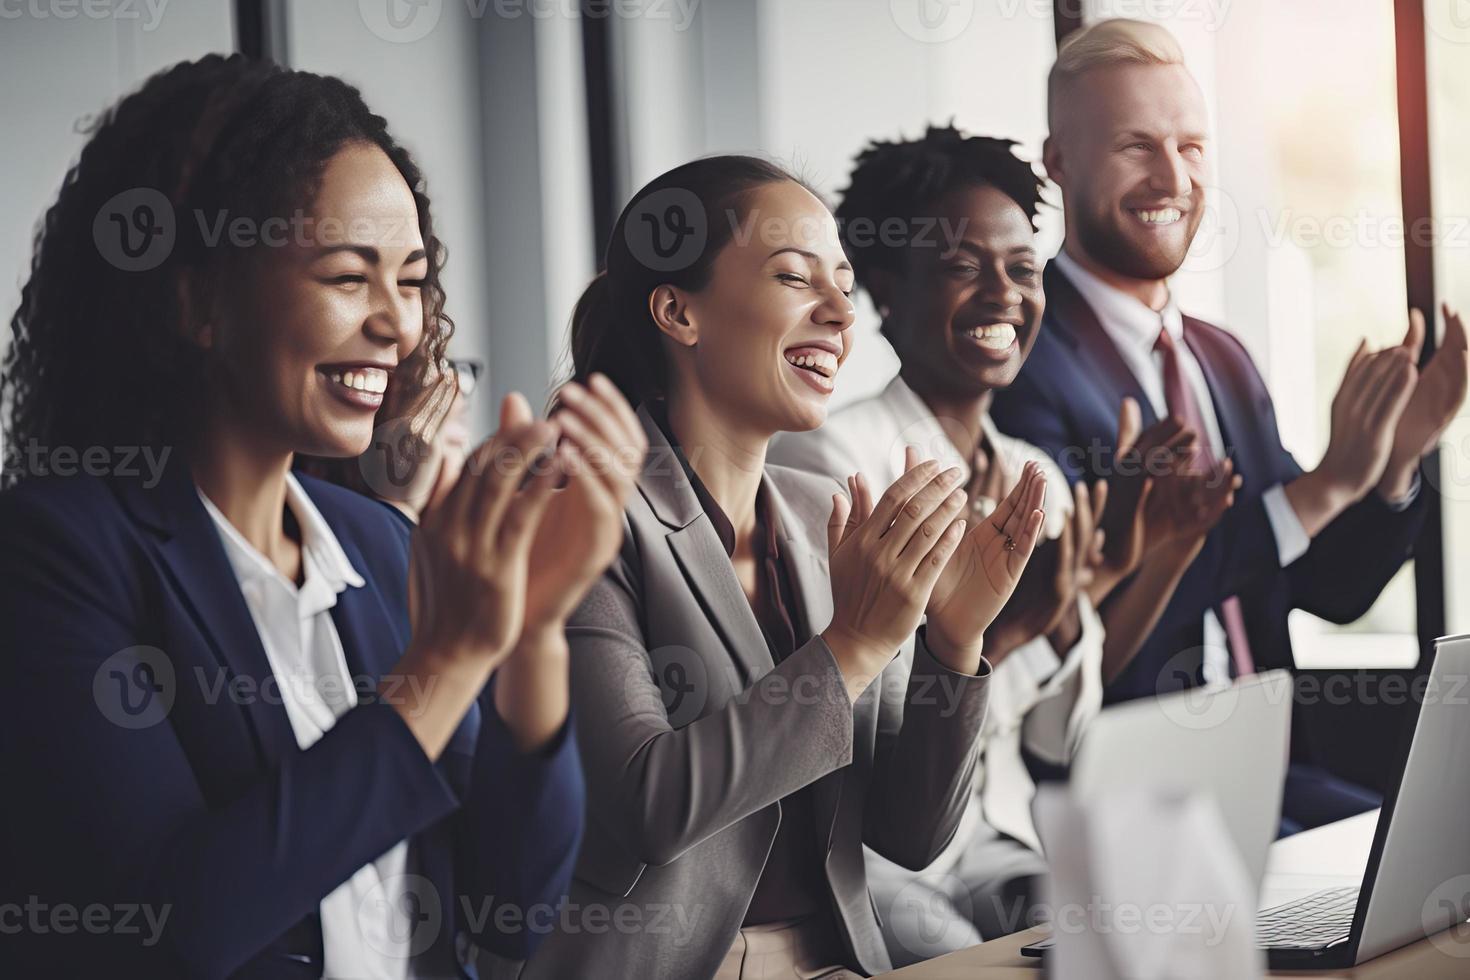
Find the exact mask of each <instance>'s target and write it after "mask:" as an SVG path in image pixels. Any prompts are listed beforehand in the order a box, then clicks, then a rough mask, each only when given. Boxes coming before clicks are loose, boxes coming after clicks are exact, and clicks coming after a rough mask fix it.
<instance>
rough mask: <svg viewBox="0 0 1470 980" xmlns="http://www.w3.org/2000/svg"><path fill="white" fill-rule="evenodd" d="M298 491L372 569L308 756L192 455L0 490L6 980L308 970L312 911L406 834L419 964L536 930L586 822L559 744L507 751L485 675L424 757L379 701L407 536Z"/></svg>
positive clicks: (362, 505) (561, 738)
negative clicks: (334, 697)
mask: <svg viewBox="0 0 1470 980" xmlns="http://www.w3.org/2000/svg"><path fill="white" fill-rule="evenodd" d="M299 479H300V480H301V484H302V486H303V487H304V488H305V489H306V491H307V493H308V494H309V495H310V497H311V499H312V501H313V503H315V504H316V506H317V507H318V509H320V511H321V513H322V516H323V517H324V518H325V519H326V521H327V523H328V524H329V525H330V526H331V528H332V531H333V533H334V534H335V535H336V536H337V538H338V539H339V540H340V542H341V544H342V547H343V549H344V550H345V551H346V553H347V556H348V558H349V559H350V560H351V562H352V564H353V566H354V567H355V568H356V569H357V571H358V572H359V573H360V574H361V576H362V577H363V578H364V579H365V580H366V584H365V585H364V586H362V587H360V588H348V589H346V590H345V591H343V592H342V593H341V594H340V595H339V596H338V597H337V604H336V606H335V607H334V608H333V609H332V619H333V621H334V622H335V624H336V628H337V632H338V633H339V634H340V636H341V640H342V646H343V649H344V651H345V653H346V657H347V663H348V666H349V668H350V670H351V672H352V675H353V677H354V684H355V686H356V688H357V690H358V697H359V704H358V706H357V707H356V708H353V709H352V710H350V711H348V712H347V713H346V714H345V715H343V716H342V717H341V718H340V719H338V721H337V723H336V725H335V726H334V727H333V728H332V729H331V730H330V731H328V732H327V733H326V734H325V735H324V736H323V737H322V738H321V740H320V741H318V742H316V743H315V744H314V745H312V746H311V747H310V748H309V749H307V750H306V751H301V750H300V749H298V747H297V744H296V739H295V737H294V735H293V734H292V729H291V725H290V722H289V720H288V719H287V717H286V712H285V708H284V707H283V706H282V703H281V700H280V696H279V693H275V694H272V693H271V692H272V691H273V690H274V687H273V685H274V683H275V678H274V674H273V673H272V671H271V668H270V666H269V663H268V662H267V660H266V656H265V652H264V650H263V648H262V647H261V644H260V639H259V635H258V633H257V631H256V628H255V623H254V621H253V620H252V618H251V616H250V611H249V609H248V607H247V606H246V604H245V600H244V597H243V596H242V594H241V592H240V588H239V585H238V583H237V581H236V579H235V575H234V572H233V570H232V569H231V567H230V564H229V560H228V558H227V557H226V554H225V551H224V548H223V545H222V544H221V542H220V539H219V535H218V531H217V530H216V528H215V526H214V524H213V522H212V521H211V519H210V517H209V515H208V513H207V512H206V511H205V509H204V506H203V504H202V503H201V502H200V500H199V498H198V495H197V493H196V492H195V489H194V484H193V481H192V479H191V478H190V476H189V472H188V468H187V466H186V465H185V463H184V461H182V460H175V461H174V463H173V465H171V466H169V467H168V468H167V472H166V474H165V476H164V477H163V479H162V480H161V481H160V482H159V483H158V485H157V486H156V487H152V488H149V487H147V486H145V485H144V482H143V481H140V480H130V479H121V478H110V479H109V478H100V477H76V478H68V479H59V478H33V479H31V480H27V481H25V482H23V483H22V484H20V485H19V486H18V487H15V488H13V489H11V490H9V491H7V492H6V493H4V494H0V542H3V543H4V544H3V548H0V670H3V677H4V686H5V690H6V692H8V693H6V694H5V695H4V698H5V707H4V709H3V710H0V779H3V785H4V786H5V791H6V794H5V795H6V803H5V806H4V807H0V868H3V872H0V909H3V908H4V907H5V904H6V903H19V904H20V906H21V907H22V909H23V915H22V916H21V921H20V923H19V924H20V926H21V928H20V929H19V930H18V931H17V930H16V929H14V928H11V927H13V926H14V925H15V924H16V922H14V921H12V922H3V923H0V926H3V927H6V928H5V931H6V932H7V933H11V934H10V935H6V936H5V937H4V939H3V941H0V975H5V976H17V977H19V976H26V977H30V976H37V975H48V974H57V975H64V976H82V975H88V976H122V975H128V976H131V975H141V976H149V977H223V976H226V975H231V976H250V977H257V976H258V977H291V976H302V977H305V976H320V975H321V969H322V939H321V926H320V920H319V918H318V911H317V910H318V903H319V902H320V901H321V899H322V898H323V897H325V896H326V895H327V894H328V893H329V892H331V891H332V890H333V889H334V888H336V887H337V886H338V885H339V884H341V883H342V882H343V881H345V880H346V879H347V878H348V877H350V876H351V875H352V873H353V872H354V871H356V870H357V869H358V868H360V867H361V866H363V865H364V864H366V863H368V862H370V861H372V860H374V859H376V858H377V857H378V856H379V855H381V854H383V853H384V852H385V851H387V850H388V849H389V848H390V847H392V846H393V845H394V844H396V843H397V842H398V841H400V840H404V839H408V840H409V842H410V844H409V873H410V876H411V877H410V880H409V882H408V883H407V891H408V893H409V902H410V904H412V905H413V906H414V908H413V912H414V913H415V915H414V918H415V921H416V922H417V925H416V926H415V927H414V933H413V934H412V938H411V939H410V943H411V945H412V947H413V949H414V951H415V968H416V969H417V970H419V971H421V973H422V974H423V975H432V976H474V975H475V973H474V967H473V965H472V961H473V956H472V955H471V954H472V952H473V945H472V944H471V941H473V943H474V944H478V945H480V946H483V947H484V948H486V949H488V950H490V951H492V952H494V953H496V954H498V955H501V956H507V957H513V958H521V957H524V956H526V955H529V952H530V951H531V949H532V948H533V947H534V945H535V940H536V938H537V937H539V936H540V935H544V934H545V933H546V932H547V931H549V930H550V928H551V926H552V923H553V920H554V919H555V911H554V910H555V906H556V903H557V902H558V901H559V900H560V898H561V896H563V895H564V894H565V892H566V890H567V885H568V881H569V879H570V876H571V871H572V866H573V863H574V860H575V857H576V853H577V847H578V844H579V841H580V838H581V832H582V824H583V809H584V791H583V785H582V772H581V766H580V763H579V761H578V757H577V754H576V741H575V738H573V737H571V736H570V734H569V732H568V731H567V730H563V731H562V732H561V733H560V734H559V735H558V737H557V740H556V742H555V743H554V744H553V746H551V747H550V748H548V749H547V750H546V751H545V752H544V753H539V754H536V755H533V756H528V755H524V754H521V753H519V752H517V750H516V749H515V746H514V744H513V742H512V740H511V737H510V733H509V731H508V729H506V727H505V726H504V724H503V723H502V722H501V721H500V719H499V717H498V716H497V715H496V713H495V711H494V708H493V702H492V699H491V696H490V694H491V689H490V688H489V687H487V688H486V690H485V692H483V693H482V694H481V696H480V698H479V702H478V704H477V705H476V706H472V708H471V710H470V712H469V714H468V715H467V716H466V717H465V719H464V721H463V722H462V723H461V724H460V726H459V728H458V730H457V731H456V733H455V735H454V736H453V739H452V740H451V742H450V744H449V746H448V748H447V749H446V751H445V752H444V753H443V754H442V755H441V757H440V759H439V760H438V762H437V763H431V762H430V761H429V759H428V757H427V756H426V755H425V754H424V752H423V750H422V749H421V748H420V747H419V744H418V742H417V741H416V740H415V739H414V737H413V735H412V733H411V732H410V731H409V729H408V727H407V726H406V725H405V724H404V723H403V720H402V719H401V717H400V716H399V715H398V713H397V712H396V711H394V710H393V708H392V707H390V706H389V704H388V703H386V701H387V697H385V698H384V699H378V698H377V697H376V696H375V692H376V690H377V688H378V682H379V679H380V677H381V676H382V675H384V674H386V673H388V672H389V671H390V670H391V669H392V667H393V665H394V664H395V663H396V662H397V661H398V659H399V657H400V656H401V654H402V653H403V651H404V649H405V648H406V647H407V645H408V640H409V620H408V611H407V592H406V581H407V573H408V542H409V525H408V523H407V521H406V520H405V519H403V518H402V516H401V515H399V514H398V513H397V512H396V511H394V510H393V509H392V508H390V507H387V506H385V505H383V504H380V503H378V502H376V501H373V500H369V499H368V498H366V497H362V496H359V495H357V494H355V493H353V492H351V491H348V490H344V489H342V488H340V487H337V486H333V485H331V484H327V483H324V482H322V481H320V480H315V479H312V478H310V477H307V476H300V477H299ZM388 697H391V695H388ZM568 727H570V723H569V725H568ZM31 908H34V909H35V910H36V911H35V913H34V916H33V915H32V913H31V911H30V909H31ZM67 909H72V910H73V911H71V912H67V911H66V910H67ZM88 909H92V911H90V912H88V911H87V910H88ZM56 910H62V911H61V912H60V913H59V914H60V918H59V919H58V918H57V914H58V913H57V911H56ZM88 915H90V916H92V924H93V925H94V926H97V928H91V927H87V926H85V925H84V923H85V922H86V917H87V916H88ZM165 915H166V918H165ZM12 918H14V917H13V916H12ZM68 925H69V926H70V928H68ZM538 926H539V928H538ZM7 966H9V967H12V968H11V969H7V968H6V967H7Z"/></svg>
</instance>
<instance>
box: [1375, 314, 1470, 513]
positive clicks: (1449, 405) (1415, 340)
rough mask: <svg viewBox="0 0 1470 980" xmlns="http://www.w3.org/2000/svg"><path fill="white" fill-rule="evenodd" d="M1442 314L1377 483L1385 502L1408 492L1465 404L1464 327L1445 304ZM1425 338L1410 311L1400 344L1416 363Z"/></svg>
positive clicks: (1469, 363) (1419, 319)
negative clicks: (1440, 333) (1440, 332)
mask: <svg viewBox="0 0 1470 980" xmlns="http://www.w3.org/2000/svg"><path fill="white" fill-rule="evenodd" d="M1441 311H1442V312H1443V313H1444V321H1445V328H1444V339H1443V340H1441V341H1440V343H1439V347H1438V348H1436V349H1435V352H1434V355H1433V356H1432V357H1430V359H1429V363H1428V364H1426V365H1424V369H1423V370H1422V371H1420V372H1419V379H1418V382H1417V383H1416V384H1415V385H1414V389H1413V393H1412V394H1411V395H1410V396H1409V402H1408V404H1407V405H1406V406H1405V407H1404V411H1403V415H1401V416H1400V417H1399V423H1398V428H1397V429H1396V430H1395V431H1394V437H1393V449H1392V450H1391V451H1390V453H1389V459H1388V465H1387V467H1385V469H1384V473H1383V478H1382V479H1381V480H1380V481H1379V484H1378V488H1379V491H1380V493H1382V494H1383V496H1384V497H1386V498H1387V499H1389V500H1397V499H1399V498H1401V497H1403V496H1404V494H1406V493H1408V491H1409V487H1410V486H1411V485H1412V482H1413V475H1414V471H1415V470H1416V469H1417V467H1418V465H1419V460H1420V459H1422V458H1423V457H1424V455H1425V454H1426V453H1428V452H1429V451H1430V450H1432V449H1434V447H1435V446H1436V445H1437V444H1438V443H1439V439H1440V436H1442V435H1444V430H1445V429H1446V428H1447V427H1448V426H1449V424H1450V422H1451V420H1453V419H1454V417H1455V414H1456V413H1457V412H1459V410H1460V405H1461V404H1463V403H1464V401H1465V391H1466V386H1467V383H1470V350H1467V343H1466V336H1465V325H1464V324H1463V323H1462V322H1461V321H1460V316H1459V314H1458V313H1456V312H1455V311H1454V310H1452V309H1450V307H1449V305H1448V304H1446V305H1444V306H1442V307H1441ZM1424 334H1425V326H1424V315H1423V314H1422V313H1420V312H1419V311H1418V310H1411V311H1410V312H1409V331H1408V333H1407V335H1406V336H1405V337H1404V342H1403V344H1402V345H1401V346H1402V348H1403V349H1404V350H1406V351H1408V354H1409V357H1410V358H1411V359H1412V361H1413V362H1414V363H1416V364H1417V363H1418V361H1419V353H1420V351H1421V350H1422V349H1423V345H1424Z"/></svg>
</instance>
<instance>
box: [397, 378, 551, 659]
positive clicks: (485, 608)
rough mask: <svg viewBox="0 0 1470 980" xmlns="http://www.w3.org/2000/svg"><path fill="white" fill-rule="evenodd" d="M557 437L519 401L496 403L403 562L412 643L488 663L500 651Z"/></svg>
mask: <svg viewBox="0 0 1470 980" xmlns="http://www.w3.org/2000/svg"><path fill="white" fill-rule="evenodd" d="M558 432H559V429H558V427H557V426H556V425H555V424H554V423H550V422H538V421H536V420H535V419H534V418H533V417H532V415H531V408H530V406H529V405H528V404H527V403H526V400H525V398H523V397H521V396H520V395H519V394H512V395H508V396H506V398H505V400H504V401H503V402H502V403H501V409H500V428H499V430H498V431H497V432H496V433H495V435H493V436H492V437H491V438H489V439H487V440H486V441H485V442H484V443H483V444H482V445H481V446H480V447H479V448H478V449H476V450H475V452H474V453H473V454H471V456H470V458H469V460H468V461H467V462H466V464H465V467H464V470H463V472H462V473H461V474H460V477H459V480H458V481H457V482H456V483H455V485H454V487H453V489H451V490H450V491H449V493H448V494H447V495H446V496H445V497H444V499H443V500H441V501H440V503H439V504H438V505H437V506H435V507H432V508H430V509H429V510H427V511H425V513H424V515H423V520H422V521H421V522H420V524H419V527H418V529H417V531H415V533H414V535H413V543H412V549H411V554H410V560H409V589H408V598H409V618H410V621H411V623H412V626H413V637H414V643H415V645H417V646H419V647H421V648H424V649H430V650H433V651H435V652H436V653H437V654H439V655H441V656H456V657H459V656H463V657H472V658H475V659H478V660H482V661H485V662H488V663H489V664H491V665H492V666H493V665H494V664H495V663H498V662H499V661H500V660H501V659H502V658H503V657H504V656H505V655H506V654H507V653H508V652H509V651H510V649H511V645H512V644H513V643H514V642H515V640H516V638H517V637H518V636H519V635H520V631H521V625H522V623H523V621H524V615H525V604H526V586H527V578H528V576H527V564H528V562H529V557H530V550H531V542H532V540H533V538H534V536H535V533H536V531H537V528H538V527H539V525H540V522H541V517H542V514H543V513H544V512H545V510H546V507H547V504H548V503H549V502H550V499H551V492H552V488H553V487H554V486H555V483H556V473H555V468H554V467H553V466H552V465H550V459H549V457H550V456H551V454H552V453H553V452H554V449H555V445H556V438H557V435H558ZM523 482H525V485H524V486H522V483H523Z"/></svg>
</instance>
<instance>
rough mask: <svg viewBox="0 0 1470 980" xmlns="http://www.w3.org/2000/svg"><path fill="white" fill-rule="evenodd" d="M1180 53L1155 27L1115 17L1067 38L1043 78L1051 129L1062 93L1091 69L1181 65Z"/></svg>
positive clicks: (1169, 37) (1171, 37) (1161, 29)
mask: <svg viewBox="0 0 1470 980" xmlns="http://www.w3.org/2000/svg"><path fill="white" fill-rule="evenodd" d="M1183 64H1184V50H1183V49H1182V48H1181V47H1179V42H1178V41H1177V40H1176V39H1175V38H1174V35H1173V34H1170V33H1169V31H1168V30H1167V29H1166V28H1164V27H1161V26H1160V25H1158V24H1152V23H1149V22H1148V21H1144V20H1129V19H1127V18H1123V17H1118V18H1114V19H1112V20H1101V21H1098V22H1097V23H1095V24H1089V25H1088V26H1087V27H1084V28H1082V29H1081V30H1079V31H1074V32H1072V33H1071V34H1069V35H1067V38H1066V39H1065V40H1064V41H1063V42H1062V46H1061V48H1060V49H1058V51H1057V60H1056V62H1055V63H1054V64H1053V65H1052V66H1051V73H1050V74H1049V75H1047V78H1046V118H1047V125H1048V127H1055V125H1056V115H1057V105H1058V104H1059V99H1060V97H1061V95H1062V94H1063V89H1064V88H1066V87H1067V86H1068V85H1071V84H1072V83H1073V82H1074V81H1075V80H1076V79H1077V78H1078V77H1079V76H1081V75H1083V74H1085V73H1086V72H1089V71H1091V70H1092V69H1094V68H1105V67H1108V66H1110V65H1183Z"/></svg>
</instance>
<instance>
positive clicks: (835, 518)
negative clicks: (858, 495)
mask: <svg viewBox="0 0 1470 980" xmlns="http://www.w3.org/2000/svg"><path fill="white" fill-rule="evenodd" d="M848 485H849V486H851V479H850V478H849V481H848ZM851 513H852V504H851V503H850V502H849V501H848V499H847V498H846V497H844V496H843V495H842V494H840V493H834V494H833V495H832V516H831V517H829V518H827V554H828V556H831V555H833V554H835V553H836V551H837V546H838V545H840V544H842V539H843V538H844V537H846V536H847V531H848V527H849V525H848V515H849V514H851Z"/></svg>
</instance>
